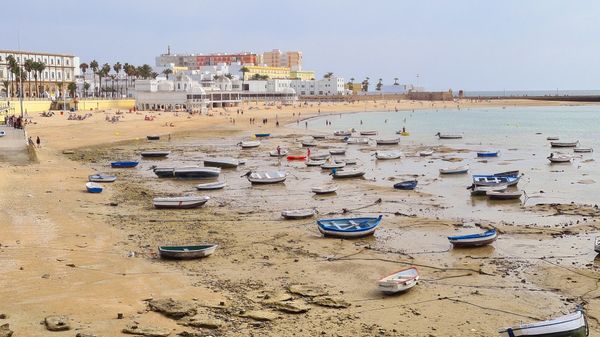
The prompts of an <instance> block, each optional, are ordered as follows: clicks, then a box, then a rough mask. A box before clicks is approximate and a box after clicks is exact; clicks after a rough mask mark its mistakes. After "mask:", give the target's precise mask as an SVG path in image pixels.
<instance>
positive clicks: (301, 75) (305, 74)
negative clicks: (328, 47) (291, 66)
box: [290, 70, 316, 81]
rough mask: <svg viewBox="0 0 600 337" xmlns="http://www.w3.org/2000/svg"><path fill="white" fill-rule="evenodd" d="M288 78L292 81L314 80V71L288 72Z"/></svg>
mask: <svg viewBox="0 0 600 337" xmlns="http://www.w3.org/2000/svg"><path fill="white" fill-rule="evenodd" d="M290 78H291V79H293V80H304V81H308V80H314V79H315V78H316V77H315V72H314V71H308V70H304V71H300V70H292V71H290Z"/></svg>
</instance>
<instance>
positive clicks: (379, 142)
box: [375, 138, 400, 145]
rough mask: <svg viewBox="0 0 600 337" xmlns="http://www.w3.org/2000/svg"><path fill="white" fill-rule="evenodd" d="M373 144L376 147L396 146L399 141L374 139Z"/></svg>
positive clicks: (394, 139) (396, 139)
mask: <svg viewBox="0 0 600 337" xmlns="http://www.w3.org/2000/svg"><path fill="white" fill-rule="evenodd" d="M375 143H377V145H398V143H400V139H398V138H392V139H376V140H375Z"/></svg>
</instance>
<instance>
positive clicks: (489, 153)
mask: <svg viewBox="0 0 600 337" xmlns="http://www.w3.org/2000/svg"><path fill="white" fill-rule="evenodd" d="M499 154H500V151H478V152H477V157H498V155H499Z"/></svg>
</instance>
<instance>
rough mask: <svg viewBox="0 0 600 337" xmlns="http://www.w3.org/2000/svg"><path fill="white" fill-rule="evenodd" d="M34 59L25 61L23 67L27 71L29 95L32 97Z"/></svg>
mask: <svg viewBox="0 0 600 337" xmlns="http://www.w3.org/2000/svg"><path fill="white" fill-rule="evenodd" d="M33 63H34V62H33V60H32V59H27V60H25V63H23V68H25V71H27V80H28V81H27V82H28V83H27V86H28V87H29V97H31V71H32V70H33Z"/></svg>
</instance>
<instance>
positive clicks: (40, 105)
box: [0, 99, 135, 114]
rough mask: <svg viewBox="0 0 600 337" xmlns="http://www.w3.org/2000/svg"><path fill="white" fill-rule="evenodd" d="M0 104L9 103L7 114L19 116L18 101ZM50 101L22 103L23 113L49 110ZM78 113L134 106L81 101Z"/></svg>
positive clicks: (126, 101) (121, 101)
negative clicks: (9, 108)
mask: <svg viewBox="0 0 600 337" xmlns="http://www.w3.org/2000/svg"><path fill="white" fill-rule="evenodd" d="M0 103H6V104H9V103H10V107H11V110H10V111H9V112H8V114H20V113H21V106H20V102H19V100H18V99H14V100H10V101H0ZM69 103H71V100H67V104H69ZM51 104H52V101H49V100H42V101H28V100H24V101H23V111H24V112H26V113H28V114H34V113H38V112H43V111H48V110H50V106H51ZM77 106H78V108H79V110H80V111H83V110H85V111H89V110H90V109H92V110H104V109H127V110H128V109H132V108H133V107H134V106H135V100H134V99H118V100H104V99H81V100H79V103H78V104H77Z"/></svg>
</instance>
